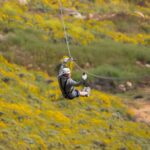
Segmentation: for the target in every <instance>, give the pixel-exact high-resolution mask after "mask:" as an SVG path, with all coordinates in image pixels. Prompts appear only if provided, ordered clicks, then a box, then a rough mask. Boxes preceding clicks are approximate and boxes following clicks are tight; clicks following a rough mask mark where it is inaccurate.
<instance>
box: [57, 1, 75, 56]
mask: <svg viewBox="0 0 150 150" xmlns="http://www.w3.org/2000/svg"><path fill="white" fill-rule="evenodd" d="M58 1H59V7H60V13H61V16H60V17H61V21H62V25H63V29H64V36H65V40H66V44H67V49H68V54H69V57H72V56H71V51H70V46H69V40H68V34H67V30H66V29H67V28H66V25H65V21H64V17H63V4H62V1H61V0H58Z"/></svg>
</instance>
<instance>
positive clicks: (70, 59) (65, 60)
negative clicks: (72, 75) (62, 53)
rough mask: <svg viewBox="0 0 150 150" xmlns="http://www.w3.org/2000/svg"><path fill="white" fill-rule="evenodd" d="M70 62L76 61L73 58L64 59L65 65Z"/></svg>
mask: <svg viewBox="0 0 150 150" xmlns="http://www.w3.org/2000/svg"><path fill="white" fill-rule="evenodd" d="M68 61H74V59H73V58H72V57H70V58H69V57H66V58H64V60H63V62H64V63H67V62H68Z"/></svg>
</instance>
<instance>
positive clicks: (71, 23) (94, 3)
mask: <svg viewBox="0 0 150 150" xmlns="http://www.w3.org/2000/svg"><path fill="white" fill-rule="evenodd" d="M58 2H59V1H55V0H54V1H53V0H38V1H36V0H6V1H5V0H1V2H0V7H1V9H0V51H1V52H2V54H3V55H4V56H5V57H6V58H7V59H9V61H11V62H13V63H17V64H19V65H25V66H27V67H28V68H29V69H33V68H34V69H36V70H44V71H47V72H48V73H49V74H51V75H55V70H56V66H57V64H58V61H59V60H60V59H61V58H62V56H64V55H68V54H67V51H66V45H65V40H64V33H63V27H62V22H61V16H60V5H59V3H58ZM62 4H63V7H62V9H63V12H64V20H65V24H66V27H67V33H68V36H69V43H70V48H71V52H72V55H73V57H74V58H76V59H77V63H79V65H80V66H81V67H83V68H85V69H87V70H88V71H90V72H92V73H95V74H97V75H102V76H108V77H116V78H125V80H127V79H132V80H138V81H139V80H144V79H145V78H147V77H149V74H150V69H149V65H150V51H149V45H150V42H149V41H150V26H149V23H150V9H149V7H150V2H149V1H148V0H144V1H141V0H134V1H131V0H128V1H125V0H113V1H110V0H82V1H74V0H70V1H68V0H62ZM26 60H28V61H26ZM147 66H148V67H147Z"/></svg>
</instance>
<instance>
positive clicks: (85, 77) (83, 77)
mask: <svg viewBox="0 0 150 150" xmlns="http://www.w3.org/2000/svg"><path fill="white" fill-rule="evenodd" d="M82 79H83V80H87V74H86V73H85V72H84V73H83V74H82Z"/></svg>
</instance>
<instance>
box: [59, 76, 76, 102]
mask: <svg viewBox="0 0 150 150" xmlns="http://www.w3.org/2000/svg"><path fill="white" fill-rule="evenodd" d="M67 82H68V79H66V81H65V83H64V86H62V85H63V82H62V78H60V87H61V90H62V91H63V95H64V97H65V98H69V99H72V97H71V96H70V94H71V93H72V92H73V90H74V88H72V89H71V90H70V91H69V92H67V90H66V86H67Z"/></svg>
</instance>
